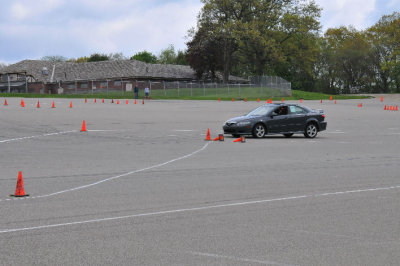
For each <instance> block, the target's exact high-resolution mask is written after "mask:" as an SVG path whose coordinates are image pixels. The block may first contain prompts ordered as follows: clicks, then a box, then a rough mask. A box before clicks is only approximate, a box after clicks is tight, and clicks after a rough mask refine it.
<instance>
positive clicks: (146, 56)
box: [130, 50, 157, 64]
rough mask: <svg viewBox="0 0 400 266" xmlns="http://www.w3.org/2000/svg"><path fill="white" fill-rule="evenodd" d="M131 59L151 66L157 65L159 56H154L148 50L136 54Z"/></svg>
mask: <svg viewBox="0 0 400 266" xmlns="http://www.w3.org/2000/svg"><path fill="white" fill-rule="evenodd" d="M130 59H131V60H138V61H142V62H145V63H150V64H157V56H155V55H153V54H152V53H150V52H147V51H146V50H144V51H143V52H139V53H136V54H134V55H133V56H132V57H131V58H130Z"/></svg>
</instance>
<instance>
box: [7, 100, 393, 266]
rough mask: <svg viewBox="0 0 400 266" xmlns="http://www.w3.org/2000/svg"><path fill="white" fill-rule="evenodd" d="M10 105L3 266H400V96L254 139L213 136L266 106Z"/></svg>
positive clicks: (342, 106)
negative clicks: (308, 129)
mask: <svg viewBox="0 0 400 266" xmlns="http://www.w3.org/2000/svg"><path fill="white" fill-rule="evenodd" d="M0 100H1V102H0V104H1V106H0V165H1V171H0V210H1V211H0V213H1V216H0V265H398V264H399V261H400V164H399V162H400V112H399V111H384V106H385V105H388V106H389V105H390V106H395V105H400V102H399V99H398V98H391V97H389V96H388V97H385V98H384V101H383V103H382V102H380V98H373V99H366V100H345V101H337V104H334V101H323V103H321V102H320V101H304V102H303V104H304V105H306V106H309V107H312V108H315V109H324V110H325V113H326V121H327V122H328V127H327V130H326V131H324V132H320V133H319V134H318V136H317V137H316V138H315V139H306V138H304V136H303V135H294V136H293V137H292V138H284V137H283V136H268V137H266V138H264V139H253V138H247V139H246V143H234V142H233V138H232V137H230V136H226V138H225V141H224V142H207V141H204V138H205V134H206V132H207V129H208V128H209V129H210V132H211V136H212V137H216V136H217V135H218V133H221V132H222V125H223V123H224V121H226V120H227V119H228V118H231V117H234V116H238V115H243V114H245V113H247V112H248V111H250V110H252V109H254V108H256V107H257V106H259V105H261V103H257V102H246V103H245V102H243V101H235V102H218V101H156V100H151V101H146V102H145V104H144V105H142V104H141V102H138V104H136V105H135V104H134V103H133V102H132V100H130V102H129V103H128V104H126V102H125V100H122V101H120V104H116V103H114V104H111V103H110V100H106V102H105V103H104V104H103V103H101V102H100V101H97V103H94V102H93V99H90V100H88V103H84V100H83V99H73V100H72V103H73V108H70V107H69V104H70V102H71V100H69V99H55V107H56V108H51V103H52V100H50V99H40V104H41V107H40V108H36V105H37V99H24V100H25V107H21V106H20V100H21V99H19V98H7V101H8V106H4V105H3V102H4V98H1V99H0ZM359 103H363V107H362V108H361V107H357V106H358V104H359ZM83 120H85V122H86V128H87V130H88V131H87V132H81V131H80V130H81V127H82V122H83ZM18 171H22V173H23V178H24V185H25V192H26V193H29V194H30V196H29V197H26V198H22V199H16V198H12V197H10V196H9V195H10V194H13V193H14V191H15V186H16V181H17V175H18Z"/></svg>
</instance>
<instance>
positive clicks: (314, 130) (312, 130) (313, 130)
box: [304, 123, 318, 139]
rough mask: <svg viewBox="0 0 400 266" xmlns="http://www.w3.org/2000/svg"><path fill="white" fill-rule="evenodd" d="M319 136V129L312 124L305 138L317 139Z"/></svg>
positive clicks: (307, 129)
mask: <svg viewBox="0 0 400 266" xmlns="http://www.w3.org/2000/svg"><path fill="white" fill-rule="evenodd" d="M317 134H318V128H317V126H316V125H315V124H313V123H310V124H308V125H307V126H306V129H305V131H304V136H305V137H306V138H311V139H312V138H315V137H316V136H317Z"/></svg>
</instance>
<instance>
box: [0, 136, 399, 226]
mask: <svg viewBox="0 0 400 266" xmlns="http://www.w3.org/2000/svg"><path fill="white" fill-rule="evenodd" d="M207 145H208V143H207V144H206V145H205V146H204V147H203V148H202V149H205V147H207ZM199 151H200V150H198V151H197V152H199ZM186 156H189V155H186ZM174 160H177V159H174ZM174 160H171V161H174ZM171 161H169V162H171ZM169 162H166V163H164V164H163V165H165V164H167V163H169ZM154 167H155V166H153V167H152V168H154ZM147 169H148V168H147ZM399 188H400V185H399V186H391V187H381V188H368V189H357V190H348V191H337V192H328V193H321V194H310V195H302V196H293V197H283V198H274V199H264V200H254V201H244V202H236V203H227V204H220V205H211V206H201V207H193V208H186V209H176V210H167V211H158V212H148V213H140V214H132V215H126V216H116V217H108V218H100V219H93V220H86V221H77V222H70V223H60V224H49V225H40V226H32V227H22V228H14V229H2V230H0V234H4V233H12V232H20V231H30V230H38V229H48V228H55V227H62V226H70V225H80V224H89V223H99V222H106V221H116V220H125V219H132V218H139V217H147V216H156V215H165V214H176V213H183V212H194V211H203V210H211V209H218V208H227V207H237V206H246V205H253V204H260V203H269V202H278V201H286V200H298V199H305V198H315V197H328V196H337V195H345V194H352V193H363V192H375V191H384V190H391V189H399Z"/></svg>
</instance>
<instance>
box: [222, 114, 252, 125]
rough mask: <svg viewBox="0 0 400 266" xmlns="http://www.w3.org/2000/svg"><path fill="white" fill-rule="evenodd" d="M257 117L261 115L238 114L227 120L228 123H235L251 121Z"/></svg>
mask: <svg viewBox="0 0 400 266" xmlns="http://www.w3.org/2000/svg"><path fill="white" fill-rule="evenodd" d="M257 117H259V116H247V115H244V116H238V117H234V118H231V119H229V120H228V121H226V123H228V124H235V123H238V122H242V121H250V120H252V119H254V118H257Z"/></svg>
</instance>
